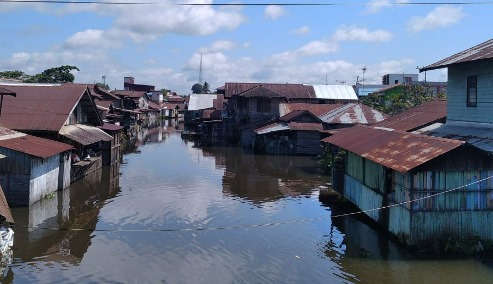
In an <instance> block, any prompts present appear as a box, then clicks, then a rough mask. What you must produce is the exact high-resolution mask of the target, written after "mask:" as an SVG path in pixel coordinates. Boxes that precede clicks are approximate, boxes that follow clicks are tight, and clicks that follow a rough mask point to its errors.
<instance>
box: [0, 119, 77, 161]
mask: <svg viewBox="0 0 493 284" xmlns="http://www.w3.org/2000/svg"><path fill="white" fill-rule="evenodd" d="M0 138H1V139H0V147H4V148H7V149H11V150H14V151H17V152H21V153H26V154H29V155H31V156H35V157H40V158H48V157H52V156H54V155H56V154H59V153H61V152H64V151H68V150H71V149H72V148H73V147H72V145H69V144H65V143H61V142H57V141H53V140H49V139H44V138H40V137H36V136H32V135H28V134H24V133H21V132H17V131H14V130H10V129H7V128H5V127H1V126H0Z"/></svg>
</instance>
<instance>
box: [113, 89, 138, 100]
mask: <svg viewBox="0 0 493 284" xmlns="http://www.w3.org/2000/svg"><path fill="white" fill-rule="evenodd" d="M111 94H113V95H117V96H124V97H129V98H133V99H138V98H141V97H143V96H144V95H145V94H146V92H144V91H123V90H121V91H118V90H115V91H111Z"/></svg>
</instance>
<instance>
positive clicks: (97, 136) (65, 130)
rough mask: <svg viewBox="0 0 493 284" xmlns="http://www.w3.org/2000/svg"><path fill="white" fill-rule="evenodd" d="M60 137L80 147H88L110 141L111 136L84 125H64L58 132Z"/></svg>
mask: <svg viewBox="0 0 493 284" xmlns="http://www.w3.org/2000/svg"><path fill="white" fill-rule="evenodd" d="M60 135H62V136H65V137H67V138H68V139H70V140H73V141H76V142H78V143H80V144H82V145H90V144H93V143H97V142H99V141H110V140H112V139H113V137H111V135H109V134H108V133H106V132H104V131H103V130H101V129H99V128H96V127H93V126H88V125H84V124H74V125H64V126H63V127H62V129H61V130H60Z"/></svg>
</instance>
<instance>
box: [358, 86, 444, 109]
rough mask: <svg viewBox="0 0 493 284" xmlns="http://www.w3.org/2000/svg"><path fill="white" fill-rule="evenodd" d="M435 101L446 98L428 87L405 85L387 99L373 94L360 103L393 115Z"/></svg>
mask: <svg viewBox="0 0 493 284" xmlns="http://www.w3.org/2000/svg"><path fill="white" fill-rule="evenodd" d="M436 99H446V96H445V94H443V93H439V94H435V93H434V92H433V89H432V88H431V87H430V86H426V85H411V84H406V85H404V87H403V89H402V92H401V93H397V94H392V95H389V96H387V97H386V96H383V95H381V94H377V93H374V94H370V95H368V96H366V97H365V98H363V99H362V100H361V102H362V103H363V104H365V105H367V106H369V107H371V108H373V109H376V110H378V111H381V112H384V113H386V114H389V115H395V114H398V113H400V112H403V111H405V110H408V109H410V108H413V107H415V106H419V105H421V104H423V103H425V102H427V101H431V100H436Z"/></svg>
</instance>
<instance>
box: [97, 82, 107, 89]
mask: <svg viewBox="0 0 493 284" xmlns="http://www.w3.org/2000/svg"><path fill="white" fill-rule="evenodd" d="M96 85H97V86H98V87H100V88H101V89H105V90H109V89H110V86H108V84H103V83H96Z"/></svg>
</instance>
